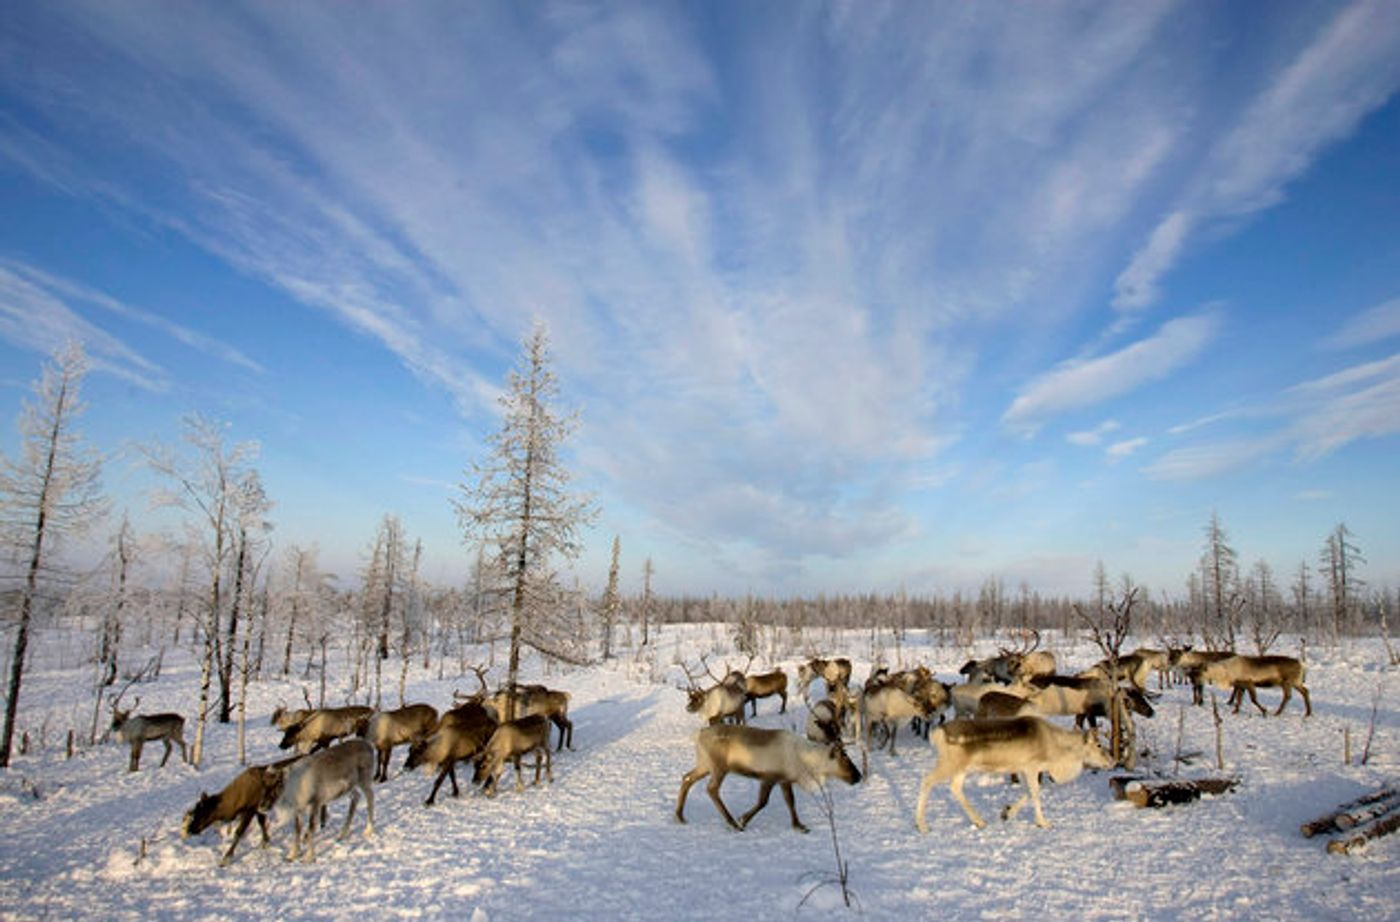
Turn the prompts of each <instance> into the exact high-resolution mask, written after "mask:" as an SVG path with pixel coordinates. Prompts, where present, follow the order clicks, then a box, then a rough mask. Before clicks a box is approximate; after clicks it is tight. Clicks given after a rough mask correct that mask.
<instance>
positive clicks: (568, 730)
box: [485, 685, 574, 749]
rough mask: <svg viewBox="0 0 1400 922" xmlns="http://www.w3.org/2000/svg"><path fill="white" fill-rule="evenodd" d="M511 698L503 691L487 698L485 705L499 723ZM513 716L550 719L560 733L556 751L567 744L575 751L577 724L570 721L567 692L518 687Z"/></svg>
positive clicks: (536, 687)
mask: <svg viewBox="0 0 1400 922" xmlns="http://www.w3.org/2000/svg"><path fill="white" fill-rule="evenodd" d="M510 697H511V696H510V691H509V689H504V688H503V689H500V690H499V691H497V692H496V694H494V695H492V696H491V697H490V698H487V699H486V701H485V704H486V706H487V707H488V708H491V709H492V710H493V711H495V712H496V720H497V721H500V720H503V719H504V718H505V715H506V708H507V705H508V702H509V701H510ZM514 714H515V717H516V718H517V719H519V718H521V717H531V716H534V715H536V714H538V715H540V716H541V717H545V718H548V719H549V722H550V723H552V724H553V725H554V726H555V727H557V728H558V730H559V745H558V747H557V748H558V749H563V748H564V746H565V744H566V743H567V745H568V747H569V748H570V749H573V748H574V722H573V721H571V720H570V719H569V693H568V692H566V691H556V690H554V689H552V688H545V687H544V686H543V685H517V686H515V710H514Z"/></svg>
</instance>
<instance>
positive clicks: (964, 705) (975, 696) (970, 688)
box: [948, 680, 1035, 718]
mask: <svg viewBox="0 0 1400 922" xmlns="http://www.w3.org/2000/svg"><path fill="white" fill-rule="evenodd" d="M1034 691H1035V686H1033V685H1029V684H1027V683H1025V682H1015V683H1012V684H1010V685H1003V684H1002V683H1000V682H993V681H986V680H984V681H980V682H964V683H963V684H961V685H954V686H953V687H952V688H950V689H949V690H948V697H949V700H951V701H952V703H953V714H954V716H956V717H962V718H967V717H971V716H973V715H974V714H976V713H977V706H978V703H979V702H980V701H981V700H982V698H983V696H985V695H987V694H990V693H992V692H996V693H998V694H1003V695H1014V696H1016V697H1017V698H1024V697H1026V696H1027V695H1030V694H1031V693H1032V692H1034Z"/></svg>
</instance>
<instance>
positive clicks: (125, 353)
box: [0, 264, 170, 391]
mask: <svg viewBox="0 0 1400 922" xmlns="http://www.w3.org/2000/svg"><path fill="white" fill-rule="evenodd" d="M0 338H3V339H5V340H7V341H8V342H10V343H12V344H14V345H16V346H19V347H20V348H22V349H28V350H30V351H33V352H38V353H41V354H45V355H47V354H49V353H52V352H53V351H54V350H55V349H57V348H58V347H60V346H62V345H63V344H64V343H65V342H67V341H68V340H70V339H71V340H77V341H78V342H80V343H82V344H83V346H84V348H85V349H86V350H87V353H88V358H89V362H90V363H91V365H92V367H93V369H94V370H98V371H107V372H110V373H111V374H114V375H116V376H117V377H119V378H122V379H123V380H126V381H129V382H131V383H132V384H135V385H136V386H138V387H140V388H143V389H145V390H148V391H164V390H167V389H168V388H169V386H170V382H169V380H168V378H167V376H166V374H165V371H164V370H163V369H161V368H160V367H159V366H157V365H156V364H155V363H153V362H151V361H150V360H148V359H146V358H145V357H144V356H142V355H141V354H139V353H138V352H136V351H135V350H134V349H132V348H131V347H130V346H128V345H127V344H126V343H124V342H122V341H121V340H119V339H117V338H116V337H115V336H112V335H111V334H110V333H107V332H106V331H105V330H102V329H101V328H99V327H97V326H95V325H93V324H92V323H89V322H88V321H87V320H84V319H83V318H82V317H81V316H79V315H78V314H77V313H76V312H74V311H73V310H72V309H71V308H70V307H69V306H68V305H67V304H66V303H64V302H63V300H62V299H60V298H59V297H57V296H56V295H54V294H53V293H52V292H50V291H47V290H45V289H44V288H42V287H40V286H38V285H36V284H34V283H33V282H31V281H30V280H28V279H26V278H24V277H23V276H21V275H19V274H17V273H16V272H14V271H12V270H11V269H10V268H7V267H6V266H5V265H3V264H0Z"/></svg>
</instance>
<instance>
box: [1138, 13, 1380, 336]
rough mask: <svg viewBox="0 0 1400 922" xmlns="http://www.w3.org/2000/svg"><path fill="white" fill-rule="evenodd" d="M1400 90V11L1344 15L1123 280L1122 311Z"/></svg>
mask: <svg viewBox="0 0 1400 922" xmlns="http://www.w3.org/2000/svg"><path fill="white" fill-rule="evenodd" d="M1397 85H1400V6H1397V5H1396V4H1395V3H1393V2H1391V0H1358V2H1355V3H1352V4H1350V5H1349V6H1347V7H1346V8H1345V9H1342V10H1341V11H1340V12H1338V13H1337V14H1336V15H1335V16H1334V17H1333V19H1332V20H1331V22H1330V23H1329V24H1328V26H1327V28H1325V29H1323V30H1322V31H1321V32H1320V33H1318V34H1317V35H1316V36H1315V37H1313V38H1312V40H1311V41H1310V42H1309V44H1308V45H1307V46H1306V47H1304V48H1302V49H1301V50H1300V51H1299V53H1298V54H1297V55H1296V56H1295V57H1294V58H1293V60H1292V61H1291V62H1289V65H1288V66H1287V67H1286V68H1284V69H1283V70H1282V71H1281V72H1280V73H1279V74H1278V75H1277V76H1275V77H1274V78H1273V79H1272V81H1271V82H1270V83H1269V84H1268V85H1267V86H1266V87H1265V88H1264V89H1263V90H1262V91H1261V92H1260V93H1259V95H1258V96H1257V97H1255V99H1254V100H1253V101H1252V102H1251V103H1250V105H1249V106H1248V108H1246V109H1245V111H1244V113H1243V114H1242V115H1241V116H1240V117H1239V118H1238V120H1237V122H1236V124H1235V127H1234V128H1233V130H1231V131H1230V132H1229V133H1228V134H1226V135H1225V136H1224V137H1222V138H1221V139H1220V140H1219V141H1218V142H1217V143H1215V144H1214V146H1213V147H1212V149H1211V150H1210V152H1209V155H1208V156H1207V157H1206V159H1205V162H1204V165H1203V166H1202V167H1201V169H1200V171H1199V172H1198V174H1197V175H1196V176H1195V177H1194V179H1193V180H1192V182H1191V183H1190V184H1189V185H1188V186H1187V188H1186V190H1185V191H1184V193H1183V194H1182V196H1181V199H1180V201H1179V202H1178V204H1177V205H1176V206H1175V207H1173V208H1172V209H1171V211H1170V213H1169V214H1168V215H1167V217H1165V218H1164V219H1162V220H1161V221H1160V222H1159V223H1158V224H1157V226H1156V228H1155V229H1154V230H1153V231H1152V233H1151V235H1150V237H1149V238H1148V241H1147V243H1146V244H1145V245H1144V246H1143V247H1142V248H1141V249H1140V250H1139V251H1138V252H1137V253H1135V254H1134V255H1133V257H1132V258H1131V260H1130V261H1129V264H1128V266H1127V268H1126V269H1124V270H1123V272H1122V274H1120V275H1119V277H1118V281H1117V286H1116V289H1117V293H1116V295H1115V298H1114V306H1115V307H1118V308H1120V309H1124V310H1136V309H1139V308H1142V307H1145V306H1147V305H1149V304H1152V303H1154V302H1155V301H1156V300H1157V299H1158V297H1159V296H1160V283H1161V279H1162V277H1163V276H1164V275H1166V273H1167V272H1168V271H1170V270H1171V269H1172V268H1173V267H1174V266H1175V264H1176V262H1177V260H1178V259H1179V257H1180V255H1181V252H1182V250H1183V249H1184V246H1185V242H1186V236H1187V233H1188V232H1189V231H1192V230H1198V229H1202V228H1205V227H1210V226H1215V225H1218V224H1219V223H1220V221H1221V220H1222V219H1233V218H1240V217H1243V216H1246V215H1249V214H1252V213H1254V212H1257V211H1259V210H1261V209H1264V208H1267V207H1269V206H1271V205H1273V204H1275V203H1277V202H1278V201H1279V200H1280V199H1281V198H1282V197H1283V189H1284V187H1285V186H1286V185H1287V184H1288V183H1289V182H1291V181H1292V180H1294V179H1296V178H1297V177H1298V176H1300V175H1301V174H1302V173H1303V172H1305V171H1306V170H1307V169H1308V167H1310V166H1311V165H1312V163H1313V161H1314V160H1316V158H1317V157H1318V156H1319V155H1320V154H1321V153H1322V152H1323V151H1324V150H1325V149H1326V148H1327V146H1328V145H1329V144H1331V143H1333V142H1335V141H1337V140H1338V139H1340V138H1343V137H1346V136H1347V135H1349V134H1351V133H1352V132H1353V131H1354V130H1355V129H1356V126H1357V124H1358V123H1359V122H1360V121H1361V119H1362V118H1364V117H1365V116H1366V115H1368V114H1370V113H1371V112H1373V111H1375V110H1376V109H1378V108H1380V107H1381V106H1382V105H1384V104H1385V102H1386V100H1388V99H1389V98H1390V97H1391V96H1392V95H1393V94H1394V93H1395V91H1396V88H1397Z"/></svg>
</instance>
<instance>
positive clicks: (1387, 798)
mask: <svg viewBox="0 0 1400 922" xmlns="http://www.w3.org/2000/svg"><path fill="white" fill-rule="evenodd" d="M1387 803H1388V804H1389V806H1387V807H1386V808H1385V809H1384V810H1380V811H1379V812H1378V813H1371V814H1370V815H1368V816H1364V817H1362V818H1359V819H1358V818H1356V817H1357V816H1358V815H1359V814H1364V813H1370V811H1371V809H1373V808H1375V807H1379V806H1380V805H1382V804H1387ZM1397 806H1400V788H1381V789H1380V790H1379V791H1372V792H1371V793H1370V794H1365V795H1363V796H1361V797H1358V798H1356V799H1355V800H1349V801H1347V802H1346V803H1344V804H1342V805H1341V806H1340V807H1338V808H1337V809H1335V810H1333V811H1332V812H1331V813H1326V814H1323V815H1322V816H1319V817H1318V818H1317V819H1315V820H1312V821H1310V822H1307V823H1304V824H1303V827H1302V833H1303V838H1305V839H1311V838H1312V837H1313V836H1315V835H1320V834H1322V833H1324V832H1336V831H1337V830H1338V829H1350V828H1351V827H1353V826H1358V825H1360V824H1361V823H1364V822H1366V821H1367V820H1369V819H1372V818H1374V817H1376V816H1381V815H1383V814H1386V813H1389V812H1390V811H1391V810H1393V809H1394V808H1395V807H1397ZM1343 817H1346V819H1345V820H1343ZM1343 822H1345V823H1346V824H1347V825H1345V826H1343V825H1341V823H1343Z"/></svg>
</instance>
